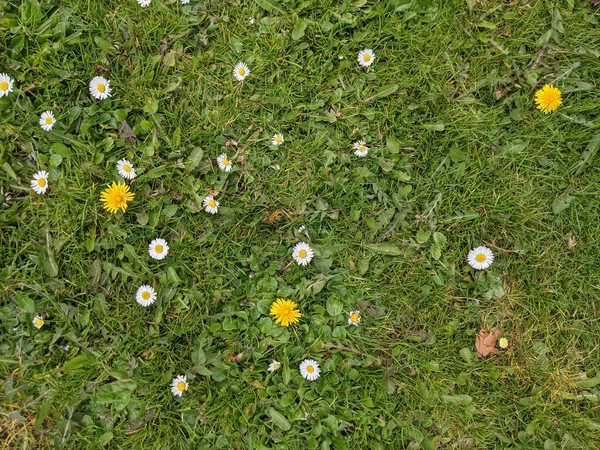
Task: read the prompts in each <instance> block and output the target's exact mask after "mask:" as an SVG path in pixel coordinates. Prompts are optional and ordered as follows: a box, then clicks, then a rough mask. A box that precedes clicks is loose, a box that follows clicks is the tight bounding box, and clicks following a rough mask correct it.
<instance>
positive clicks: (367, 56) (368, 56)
mask: <svg viewBox="0 0 600 450" xmlns="http://www.w3.org/2000/svg"><path fill="white" fill-rule="evenodd" d="M363 59H364V60H365V61H371V55H369V54H368V53H367V54H366V55H365V56H363Z"/></svg>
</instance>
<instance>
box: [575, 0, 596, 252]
mask: <svg viewBox="0 0 600 450" xmlns="http://www.w3.org/2000/svg"><path fill="white" fill-rule="evenodd" d="M598 1H600V0H598ZM567 245H568V246H569V248H573V247H575V246H576V245H577V238H575V236H571V237H570V238H569V240H568V242H567Z"/></svg>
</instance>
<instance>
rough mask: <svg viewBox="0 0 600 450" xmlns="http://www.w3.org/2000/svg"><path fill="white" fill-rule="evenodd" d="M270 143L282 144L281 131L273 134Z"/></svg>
mask: <svg viewBox="0 0 600 450" xmlns="http://www.w3.org/2000/svg"><path fill="white" fill-rule="evenodd" d="M271 144H273V145H281V144H283V134H281V133H277V134H274V135H273V139H272V140H271Z"/></svg>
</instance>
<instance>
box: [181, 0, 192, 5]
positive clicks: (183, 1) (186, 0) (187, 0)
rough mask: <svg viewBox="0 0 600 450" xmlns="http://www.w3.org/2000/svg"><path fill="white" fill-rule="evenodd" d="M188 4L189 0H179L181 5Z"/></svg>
mask: <svg viewBox="0 0 600 450" xmlns="http://www.w3.org/2000/svg"><path fill="white" fill-rule="evenodd" d="M189 2H190V0H181V4H182V5H187V4H188V3H189Z"/></svg>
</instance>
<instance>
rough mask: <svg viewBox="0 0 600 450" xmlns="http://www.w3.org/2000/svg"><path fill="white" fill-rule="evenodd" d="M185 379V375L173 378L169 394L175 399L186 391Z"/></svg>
mask: <svg viewBox="0 0 600 450" xmlns="http://www.w3.org/2000/svg"><path fill="white" fill-rule="evenodd" d="M188 387H189V385H188V382H187V377H186V376H185V375H178V376H176V377H175V378H173V381H172V382H171V392H172V393H173V395H174V396H175V397H181V396H182V395H183V393H184V392H185V391H187V390H188Z"/></svg>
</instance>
